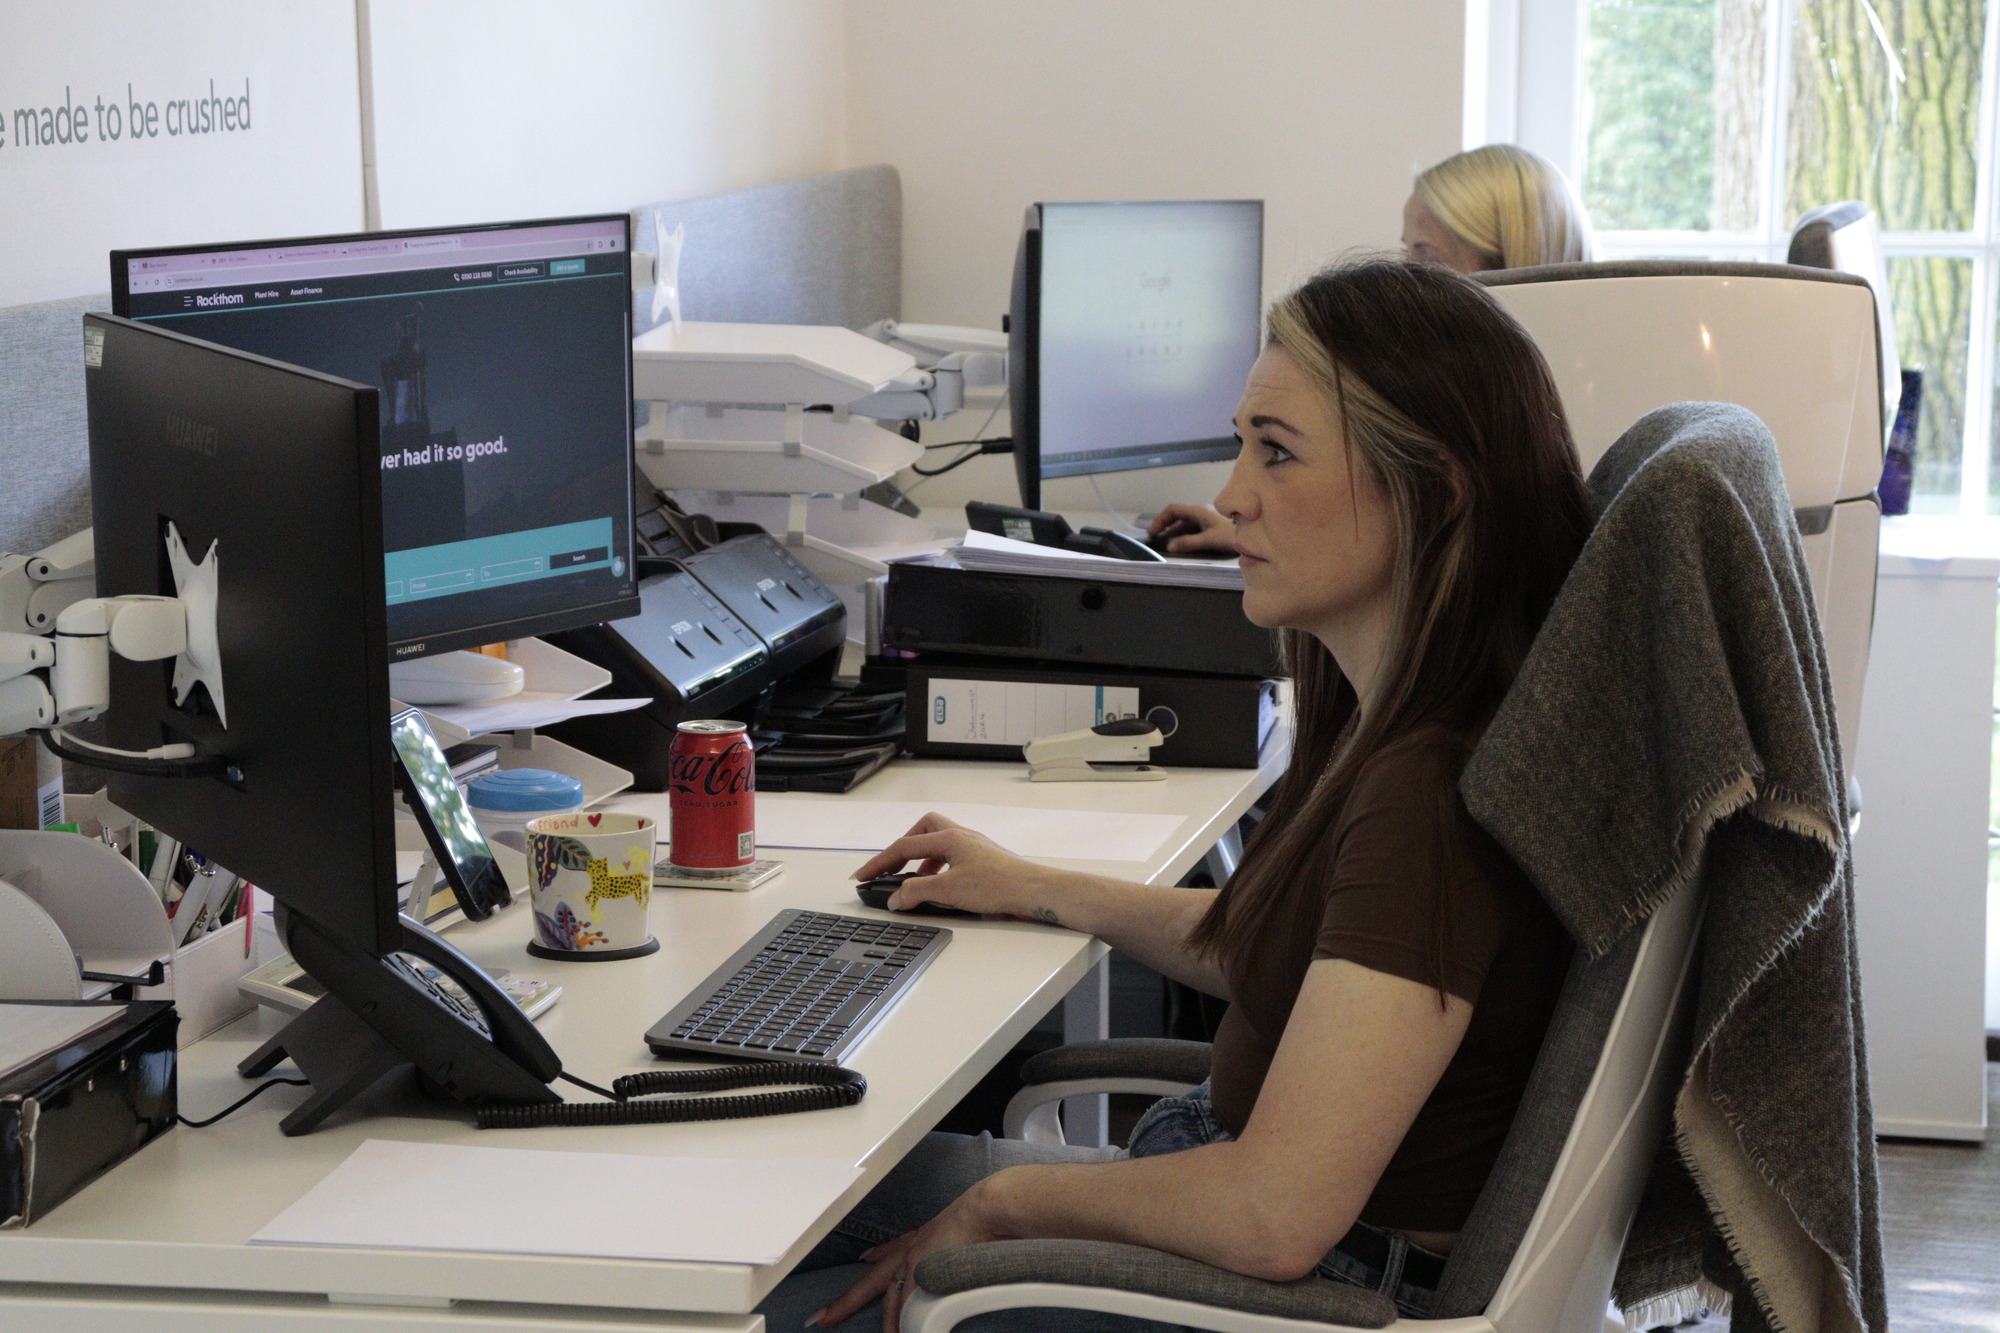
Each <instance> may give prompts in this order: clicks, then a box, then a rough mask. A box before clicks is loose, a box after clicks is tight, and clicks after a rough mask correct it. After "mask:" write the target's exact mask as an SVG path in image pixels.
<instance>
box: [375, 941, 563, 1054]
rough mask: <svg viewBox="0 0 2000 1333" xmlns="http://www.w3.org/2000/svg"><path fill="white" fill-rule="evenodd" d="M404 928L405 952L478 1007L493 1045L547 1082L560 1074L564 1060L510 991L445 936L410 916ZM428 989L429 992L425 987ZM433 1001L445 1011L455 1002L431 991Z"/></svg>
mask: <svg viewBox="0 0 2000 1333" xmlns="http://www.w3.org/2000/svg"><path fill="white" fill-rule="evenodd" d="M399 919H400V920H401V922H402V925H403V947H402V952H403V953H407V954H411V955H413V956H415V957H418V958H421V959H423V960H424V961H425V962H427V963H429V964H430V965H431V966H432V967H435V968H436V969H437V970H438V971H439V972H441V973H443V974H444V975H445V976H448V977H450V978H451V979H452V980H453V981H454V982H456V983H457V984H458V986H459V988H460V989H461V990H463V991H464V992H465V993H466V994H467V995H468V996H470V997H471V998H472V999H473V1001H474V1002H475V1003H477V1004H478V1006H479V1008H480V1011H481V1013H482V1015H483V1016H484V1018H485V1023H484V1025H483V1026H484V1027H485V1029H486V1033H487V1035H488V1036H489V1037H490V1038H491V1039H492V1041H493V1044H494V1045H495V1046H497V1047H499V1048H500V1050H501V1052H502V1053H503V1054H505V1055H506V1056H507V1057H508V1058H510V1059H512V1060H513V1061H514V1062H515V1063H516V1064H518V1065H520V1066H521V1067H522V1068H523V1069H525V1070H527V1071H528V1072H529V1073H530V1074H532V1075H534V1076H535V1077H536V1078H537V1079H539V1080H541V1081H542V1082H543V1083H549V1082H552V1081H553V1080H554V1079H555V1077H556V1075H558V1074H560V1073H562V1060H561V1058H560V1057H558V1056H557V1055H556V1053H555V1050H554V1048H553V1047H551V1046H550V1045H549V1043H548V1039H547V1038H545V1037H543V1036H542V1034H541V1032H540V1031H539V1030H538V1029H537V1028H536V1027H535V1023H534V1020H533V1019H531V1018H529V1017H528V1015H527V1014H526V1013H525V1012H523V1010H522V1009H521V1006H520V1005H518V1004H516V1003H515V1002H514V1000H513V999H512V997H510V996H509V995H508V994H507V992H505V991H503V990H501V989H500V986H499V983H497V982H495V981H494V980H493V978H492V976H490V975H489V974H488V973H487V971H486V969H485V968H483V967H481V966H479V964H477V963H475V962H473V961H472V960H471V959H470V958H467V957H466V956H465V955H464V954H462V953H460V952H459V951H458V950H457V949H455V948H453V947H452V946H451V945H450V944H449V943H448V942H447V941H446V940H445V939H444V937H443V936H441V935H439V934H438V933H437V932H436V931H434V930H431V929H430V928H429V927H427V926H425V925H423V924H422V923H421V922H418V921H415V920H413V919H411V918H410V917H407V916H405V917H401V918H399ZM426 989H430V988H428V987H426ZM432 998H433V999H435V1000H437V1002H438V1003H440V1004H442V1005H443V1006H444V1007H445V1008H446V1009H454V1008H455V1006H454V1005H453V1003H452V1002H451V1001H450V1000H449V999H447V998H445V997H442V996H438V995H437V994H436V992H435V990H433V991H432Z"/></svg>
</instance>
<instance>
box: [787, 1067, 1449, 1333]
mask: <svg viewBox="0 0 2000 1333" xmlns="http://www.w3.org/2000/svg"><path fill="white" fill-rule="evenodd" d="M1228 1137H1229V1134H1228V1131H1226V1130H1224V1129H1223V1128H1222V1126H1221V1125H1219V1124H1217V1123H1216V1120H1215V1113H1214V1111H1213V1110H1212V1109H1211V1107H1210V1106H1209V1101H1208V1089H1207V1087H1206V1086H1203V1087H1201V1088H1198V1089H1196V1090H1195V1091H1194V1092H1192V1093H1190V1094H1189V1095H1187V1096H1185V1097H1164V1098H1162V1099H1160V1100H1159V1101H1157V1102H1155V1103H1154V1104H1153V1106H1152V1107H1151V1109H1149V1110H1148V1111H1147V1112H1146V1114H1145V1115H1144V1116H1143V1117H1142V1118H1141V1119H1140V1121H1139V1123H1138V1125H1137V1126H1135V1127H1134V1128H1133V1130H1132V1146H1131V1148H1130V1149H1129V1150H1127V1149H1120V1148H1080V1147H1073V1146H1069V1145H1064V1144H1037V1143H1022V1142H1019V1141H1017V1140H1014V1139H995V1138H993V1137H992V1136H991V1135H988V1134H981V1135H980V1136H979V1137H977V1138H969V1137H967V1136H966V1135H963V1134H930V1135H927V1136H926V1137H925V1138H924V1141H923V1142H922V1143H920V1144H918V1145H917V1146H916V1148H915V1149H914V1150H912V1151H911V1153H910V1154H909V1156H907V1157H905V1158H904V1159H903V1160H902V1161H901V1162H899V1163H898V1164H897V1165H896V1167H895V1169H894V1170H892V1171H891V1172H889V1174H888V1175H887V1176H886V1177H885V1178H884V1179H883V1181H882V1183H881V1184H880V1185H877V1186H876V1187H875V1188H874V1189H873V1190H871V1191H870V1192H869V1194H868V1197H867V1198H865V1199H863V1200H862V1201H861V1202H860V1203H859V1204H856V1205H855V1207H854V1211H853V1212H851V1213H849V1214H848V1215H847V1217H846V1218H845V1219H843V1220H842V1221H841V1223H840V1224H839V1225H838V1226H836V1227H835V1228H834V1229H833V1231H832V1233H831V1234H830V1235H828V1236H827V1238H826V1239H825V1240H823V1241H821V1242H820V1243H819V1244H818V1245H816V1246H815V1247H813V1250H812V1252H811V1253H809V1254H808V1255H806V1257H805V1258H804V1259H803V1260H802V1261H800V1263H799V1266H798V1268H797V1270H795V1271H794V1272H793V1273H792V1275H791V1276H790V1277H788V1278H786V1279H785V1280H784V1281H783V1282H780V1283H779V1284H778V1285H777V1286H776V1287H775V1288H773V1289H772V1291H771V1294H770V1295H769V1296H766V1297H765V1298H764V1301H763V1303H762V1304H761V1305H759V1306H758V1307H757V1310H758V1313H760V1314H762V1315H763V1316H764V1319H765V1324H766V1327H767V1328H769V1329H770V1331H771V1333H796V1330H798V1329H800V1328H802V1327H804V1325H805V1321H806V1320H807V1319H808V1318H809V1317H811V1316H812V1315H813V1314H814V1313H816V1312H817V1311H819V1310H821V1309H824V1308H825V1307H826V1306H827V1305H829V1304H831V1303H832V1302H833V1301H834V1300H835V1299H836V1298H837V1297H839V1295H840V1294H841V1293H842V1292H844V1291H846V1290H847V1289H848V1288H849V1287H851V1286H853V1285H854V1284H855V1283H856V1282H858V1281H860V1280H861V1278H862V1277H863V1276H865V1275H866V1274H867V1272H868V1265H867V1264H865V1263H863V1262H862V1261H861V1255H862V1253H863V1252H864V1251H866V1250H868V1249H870V1248H872V1247H874V1246H876V1245H880V1244H882V1243H883V1242H885V1241H890V1240H894V1239H895V1238H896V1237H898V1236H900V1235H903V1234H904V1233H906V1232H910V1231H914V1230H916V1229H917V1228H918V1227H920V1226H922V1225H923V1224H924V1223H926V1222H928V1221H930V1220H931V1219H932V1218H933V1217H936V1216H937V1215H938V1214H939V1213H941V1212H943V1211H944V1210H945V1208H947V1207H948V1206H950V1204H951V1203H952V1202H953V1201H954V1200H956V1199H957V1198H958V1196H959V1195H961V1194H963V1193H965V1191H966V1190H968V1189H970V1188H971V1187H972V1186H973V1185H974V1184H975V1183H977V1182H978V1181H980V1180H982V1179H984V1178H985V1177H987V1176H990V1175H992V1174H993V1173H994V1172H996V1171H1004V1170H1006V1169H1007V1168H1008V1167H1010V1166H1030V1165H1051V1164H1065V1163H1087V1162H1113V1161H1117V1160H1118V1159H1120V1158H1122V1157H1125V1156H1127V1155H1128V1153H1129V1155H1130V1156H1133V1157H1155V1156H1158V1155H1160V1154H1161V1153H1169V1152H1179V1151H1181V1150H1183V1149H1186V1148H1195V1147H1200V1146H1201V1145H1202V1144H1206V1143H1219V1142H1221V1141H1223V1140H1225V1139H1227V1138H1228ZM1381 1234H1383V1235H1384V1236H1385V1237H1386V1239H1387V1241H1388V1249H1389V1255H1390V1259H1389V1263H1388V1265H1387V1270H1388V1271H1386V1272H1385V1271H1383V1270H1382V1269H1380V1268H1377V1267H1376V1266H1374V1265H1372V1264H1367V1263H1364V1262H1362V1261H1361V1260H1360V1259H1357V1258H1355V1257H1354V1256H1352V1255H1350V1254H1347V1253H1345V1252H1344V1251H1342V1250H1339V1249H1334V1250H1330V1251H1328V1252H1327V1256H1326V1258H1324V1259H1322V1260H1321V1261H1320V1263H1319V1267H1318V1269H1317V1272H1318V1273H1319V1275H1320V1276H1321V1277H1326V1278H1331V1279H1333V1280H1335V1281H1339V1282H1346V1283H1349V1284H1351V1285H1353V1286H1357V1287H1367V1288H1368V1289H1370V1290H1372V1291H1381V1292H1384V1293H1385V1294H1386V1295H1389V1296H1391V1297H1393V1298H1394V1299H1395V1301H1396V1305H1397V1308H1399V1309H1400V1310H1402V1312H1403V1313H1404V1314H1407V1315H1413V1316H1416V1317H1418V1318H1421V1317H1423V1316H1425V1315H1427V1314H1429V1312H1430V1308H1431V1302H1432V1300H1433V1298H1434V1293H1432V1292H1431V1291H1430V1290H1428V1289H1426V1288H1423V1287H1417V1286H1412V1285H1410V1284H1408V1283H1405V1282H1401V1281H1400V1280H1399V1275H1400V1273H1401V1270H1402V1267H1403V1258H1404V1256H1405V1254H1407V1253H1408V1252H1409V1251H1410V1250H1411V1249H1412V1248H1414V1247H1411V1246H1410V1245H1409V1243H1408V1242H1407V1241H1405V1240H1404V1239H1403V1238H1402V1237H1401V1236H1398V1235H1395V1234H1394V1233H1381ZM838 1327H839V1329H840V1330H841V1333H876V1330H879V1329H880V1328H881V1327H882V1312H881V1305H880V1303H879V1302H878V1303H876V1304H872V1305H869V1306H868V1307H867V1308H866V1309H864V1310H862V1311H861V1312H860V1313H858V1314H856V1315H854V1316H853V1317H852V1318H850V1319H849V1320H847V1322H845V1323H843V1324H840V1325H838ZM959 1328H960V1329H963V1330H965V1333H1177V1326H1174V1325H1168V1324H1161V1323H1157V1322H1155V1321H1153V1320H1149V1319H1134V1318H1131V1317H1129V1316H1125V1315H1110V1314H1100V1313H1098V1312H1096V1311H1092V1310H1001V1311H996V1312H994V1313H992V1314H987V1315H979V1316H977V1317H975V1318H972V1319H968V1320H966V1321H965V1322H964V1323H962V1324H960V1325H959Z"/></svg>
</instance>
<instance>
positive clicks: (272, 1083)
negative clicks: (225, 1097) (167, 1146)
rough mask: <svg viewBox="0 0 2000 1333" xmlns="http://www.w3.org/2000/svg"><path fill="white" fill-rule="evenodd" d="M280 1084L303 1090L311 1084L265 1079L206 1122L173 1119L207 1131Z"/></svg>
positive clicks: (299, 1080)
mask: <svg viewBox="0 0 2000 1333" xmlns="http://www.w3.org/2000/svg"><path fill="white" fill-rule="evenodd" d="M280 1083H284V1084H287V1085H289V1086H291V1087H294V1088H305V1087H310V1086H311V1083H310V1082H309V1081H308V1080H306V1079H302V1078H270V1079H265V1080H264V1081H263V1082H262V1083H259V1084H258V1085H257V1086H256V1087H254V1088H252V1089H250V1091H248V1092H246V1093H244V1094H243V1095H242V1096H241V1097H238V1098H237V1099H236V1100H235V1101H233V1102H231V1103H230V1104H229V1105H227V1106H225V1107H223V1108H222V1109H221V1110H220V1111H217V1112H216V1113H215V1114H214V1115H212V1116H210V1117H209V1118H208V1119H206V1120H190V1119H188V1118H187V1117H186V1116H184V1115H176V1116H175V1117H174V1119H176V1120H178V1121H180V1122H181V1123H182V1124H183V1125H186V1126H187V1127H188V1128H189V1129H207V1128H208V1127H209V1126H210V1125H212V1124H214V1123H215V1122H216V1121H218V1120H221V1119H222V1118H223V1117H225V1116H232V1115H235V1114H236V1113H237V1112H238V1111H240V1110H242V1109H243V1108H244V1107H246V1106H248V1105H249V1104H250V1103H251V1102H253V1101H255V1100H256V1099H257V1097H258V1095H259V1094H261V1093H266V1092H269V1091H270V1090H271V1089H272V1088H275V1087H277V1086H278V1085H279V1084H280Z"/></svg>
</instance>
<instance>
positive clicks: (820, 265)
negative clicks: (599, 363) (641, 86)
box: [632, 166, 903, 332]
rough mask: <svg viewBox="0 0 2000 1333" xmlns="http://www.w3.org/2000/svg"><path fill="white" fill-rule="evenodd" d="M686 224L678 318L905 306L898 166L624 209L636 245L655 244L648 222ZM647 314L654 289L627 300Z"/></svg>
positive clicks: (790, 320) (766, 320)
mask: <svg viewBox="0 0 2000 1333" xmlns="http://www.w3.org/2000/svg"><path fill="white" fill-rule="evenodd" d="M656 219H657V220H659V221H661V222H664V223H665V225H666V229H667V231H668V232H672V231H673V229H674V228H675V227H676V226H681V227H684V228H686V237H685V239H684V240H683V242H682V246H681V264H680V292H681V317H682V318H683V319H691V320H715V321H720V322H724V323H740V324H839V325H844V326H845V327H847V328H850V329H858V328H862V327H864V326H866V325H869V324H873V323H874V322H875V321H876V320H879V319H894V318H897V317H899V316H900V315H901V314H902V305H903V182H902V177H901V176H899V175H897V173H896V169H895V168H894V167H888V166H874V167H855V168H853V169H852V170H849V171H833V172H828V173H826V174H825V175H821V176H807V177H805V178H803V179H801V180H792V181H780V182H778V183H777V184H775V185H759V186H756V187H754V188H752V189H748V190H734V191H731V192H730V193H728V194H717V195H710V196H709V197H707V198H705V199H686V200H681V201H679V202H676V203H665V204H647V205H645V206H643V207H640V208H635V209H633V210H632V228H633V231H632V246H633V249H635V250H638V251H640V252H642V253H645V254H654V253H657V251H658V244H657V242H656V240H655V235H656V233H655V230H654V226H655V220H656ZM634 305H635V307H636V309H635V310H634V314H635V315H636V317H637V328H638V329H639V331H641V332H643V331H645V330H646V329H649V328H651V327H653V325H654V324H655V323H656V322H657V321H655V320H654V319H653V300H652V293H651V291H650V290H648V291H642V292H640V293H638V296H637V300H636V301H635V302H634Z"/></svg>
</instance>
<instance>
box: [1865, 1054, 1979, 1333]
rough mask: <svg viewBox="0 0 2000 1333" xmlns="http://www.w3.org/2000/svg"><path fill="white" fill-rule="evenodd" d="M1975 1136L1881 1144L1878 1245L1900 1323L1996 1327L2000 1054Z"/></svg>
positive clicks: (1930, 1328)
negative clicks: (1982, 1127)
mask: <svg viewBox="0 0 2000 1333" xmlns="http://www.w3.org/2000/svg"><path fill="white" fill-rule="evenodd" d="M1986 1098H1987V1108H1988V1109H1987V1116H1986V1119H1987V1124H1988V1125H1989V1126H1991V1127H1992V1129H1991V1131H1989V1132H1991V1133H1993V1134H1994V1136H1995V1137H1994V1138H1991V1139H1989V1140H1988V1141H1987V1142H1986V1143H1984V1144H1979V1145H1971V1144H1968V1145H1958V1144H1941V1143H1918V1142H1914V1141H1910V1140H1902V1141H1898V1142H1887V1143H1884V1144H1882V1145H1881V1149H1880V1154H1879V1157H1880V1161H1881V1164H1882V1245H1883V1251H1884V1253H1883V1258H1884V1262H1885V1264H1886V1266H1887V1268H1888V1272H1889V1326H1890V1327H1891V1328H1893V1329H1894V1330H1895V1331H1896V1333H1965V1330H1975V1331H1982V1330H1983V1331H1988V1333H2000V1064H1989V1065H1987V1066H1986Z"/></svg>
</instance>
